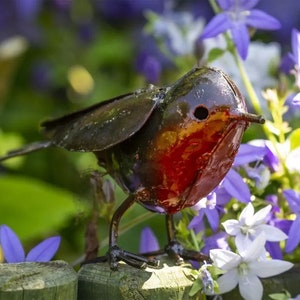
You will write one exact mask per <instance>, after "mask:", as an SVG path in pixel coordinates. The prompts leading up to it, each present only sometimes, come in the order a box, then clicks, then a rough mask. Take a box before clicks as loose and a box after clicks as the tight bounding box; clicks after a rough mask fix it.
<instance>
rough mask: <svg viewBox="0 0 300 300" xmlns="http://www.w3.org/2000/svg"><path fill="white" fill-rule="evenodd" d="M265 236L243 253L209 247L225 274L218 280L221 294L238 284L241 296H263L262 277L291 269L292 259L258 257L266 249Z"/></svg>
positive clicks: (254, 298) (252, 299) (251, 298)
mask: <svg viewBox="0 0 300 300" xmlns="http://www.w3.org/2000/svg"><path fill="white" fill-rule="evenodd" d="M265 242H266V236H265V234H264V233H262V234H260V235H259V236H258V237H257V238H256V239H255V240H254V241H253V242H252V243H251V244H250V245H249V247H248V249H247V250H245V251H242V252H240V254H236V253H233V252H231V251H228V250H223V249H213V250H210V257H211V259H212V260H213V263H214V264H215V265H216V266H217V267H218V268H220V269H222V270H223V271H225V272H226V273H225V274H223V275H222V276H220V277H219V278H218V279H217V283H218V285H219V291H220V294H223V293H226V292H229V291H231V290H232V289H234V288H235V287H236V286H237V285H239V291H240V294H241V296H242V297H243V298H244V299H246V300H259V299H261V298H262V294H263V286H262V283H261V282H260V280H259V277H261V278H266V277H270V276H274V275H277V274H280V273H282V272H285V271H287V270H288V269H290V268H291V267H292V266H293V264H292V263H290V262H286V261H282V260H277V259H273V260H271V259H268V260H259V257H260V255H261V253H262V252H263V251H264V245H265Z"/></svg>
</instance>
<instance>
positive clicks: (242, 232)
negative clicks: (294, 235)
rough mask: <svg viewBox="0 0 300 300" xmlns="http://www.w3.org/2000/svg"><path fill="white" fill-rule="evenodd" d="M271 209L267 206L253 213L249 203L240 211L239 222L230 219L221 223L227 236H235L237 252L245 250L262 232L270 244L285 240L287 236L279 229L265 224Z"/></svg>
mask: <svg viewBox="0 0 300 300" xmlns="http://www.w3.org/2000/svg"><path fill="white" fill-rule="evenodd" d="M271 208H272V207H271V205H268V206H266V207H264V208H262V209H260V210H259V211H258V212H256V213H254V207H253V205H252V203H251V202H250V203H248V204H247V206H246V207H245V208H244V209H243V210H242V212H241V214H240V217H239V220H233V219H230V220H227V221H225V222H223V223H222V225H223V227H224V228H225V231H226V232H227V233H228V234H229V235H232V236H235V245H236V247H237V249H238V250H239V251H243V250H246V249H247V248H248V247H249V245H250V244H251V242H252V241H253V240H254V239H255V238H256V237H257V236H258V235H259V234H260V233H262V232H264V233H265V235H266V237H267V238H266V239H267V241H270V242H278V241H282V240H285V239H286V238H287V235H286V234H285V233H284V232H283V231H281V230H280V229H278V228H276V227H274V226H271V225H267V224H265V220H266V217H267V215H268V214H269V212H270V210H271Z"/></svg>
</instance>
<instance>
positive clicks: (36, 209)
mask: <svg viewBox="0 0 300 300" xmlns="http://www.w3.org/2000/svg"><path fill="white" fill-rule="evenodd" d="M77 200H78V199H77V198H76V196H75V195H74V194H72V193H70V192H68V191H66V190H63V189H60V188H57V187H54V186H51V185H49V184H46V183H44V182H42V181H39V180H36V179H31V178H27V177H18V176H5V177H0V224H6V225H8V226H10V227H11V228H12V229H13V230H14V231H15V232H17V234H18V236H19V237H20V238H21V239H30V238H33V237H37V236H40V235H44V234H47V233H49V232H55V231H57V230H58V229H59V228H60V227H62V226H63V225H64V223H65V222H66V221H67V220H68V219H69V218H70V217H72V216H74V215H76V214H78V212H79V211H82V210H83V208H84V206H83V204H82V203H80V202H79V201H77Z"/></svg>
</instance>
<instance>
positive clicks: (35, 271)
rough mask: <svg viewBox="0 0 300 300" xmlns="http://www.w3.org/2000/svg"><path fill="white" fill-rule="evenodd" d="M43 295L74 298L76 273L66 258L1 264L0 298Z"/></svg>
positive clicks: (54, 299) (48, 299)
mask: <svg viewBox="0 0 300 300" xmlns="http://www.w3.org/2000/svg"><path fill="white" fill-rule="evenodd" d="M42 299H43V300H75V299H77V274H76V272H75V271H74V270H73V269H72V268H71V267H70V266H69V265H68V264H67V263H66V262H64V261H51V262H47V263H38V262H25V263H14V264H6V263H3V264H0V300H42Z"/></svg>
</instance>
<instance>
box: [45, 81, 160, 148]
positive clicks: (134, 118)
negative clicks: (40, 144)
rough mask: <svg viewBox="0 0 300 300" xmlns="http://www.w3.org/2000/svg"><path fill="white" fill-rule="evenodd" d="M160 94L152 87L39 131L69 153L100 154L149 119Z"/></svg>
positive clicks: (99, 105) (77, 113)
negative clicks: (92, 152) (96, 152)
mask: <svg viewBox="0 0 300 300" xmlns="http://www.w3.org/2000/svg"><path fill="white" fill-rule="evenodd" d="M162 93H163V92H162V89H159V88H157V87H154V86H152V87H150V88H148V89H145V90H141V91H138V92H135V93H132V94H126V95H123V96H120V97H117V98H114V99H111V100H108V101H105V102H102V103H99V104H96V105H94V106H91V107H89V108H86V109H84V110H81V111H78V112H75V113H73V114H70V115H66V116H64V117H62V118H59V119H55V120H52V121H46V122H44V123H42V127H44V132H45V134H46V136H47V137H48V139H49V140H50V141H51V142H52V144H53V145H55V146H58V147H62V148H65V149H67V150H70V151H82V152H89V151H102V150H105V149H107V148H110V147H112V146H114V145H116V144H118V143H120V142H122V141H124V140H126V139H128V138H129V137H130V136H132V135H133V134H135V133H136V132H137V131H138V130H139V129H140V128H141V127H142V126H143V125H144V124H145V123H146V121H147V120H148V119H149V117H150V115H151V113H152V111H153V109H154V108H155V106H156V104H157V103H158V100H159V99H160V97H161V95H162Z"/></svg>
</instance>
